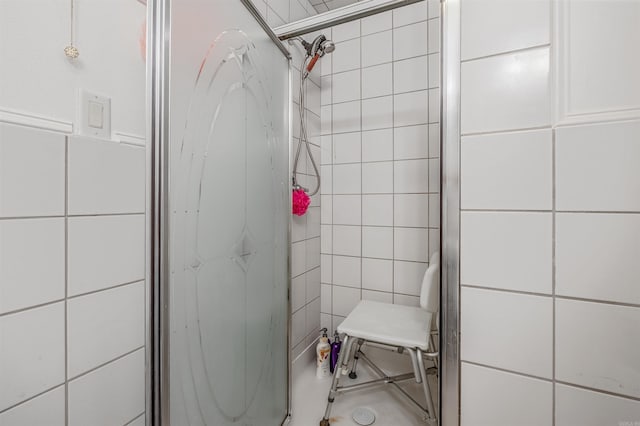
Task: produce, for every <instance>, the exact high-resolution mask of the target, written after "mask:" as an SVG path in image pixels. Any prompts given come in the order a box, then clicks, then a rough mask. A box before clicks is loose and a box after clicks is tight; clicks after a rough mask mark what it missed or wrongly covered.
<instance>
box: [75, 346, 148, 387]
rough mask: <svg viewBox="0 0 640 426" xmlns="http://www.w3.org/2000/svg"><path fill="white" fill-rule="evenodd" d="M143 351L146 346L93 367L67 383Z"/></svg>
mask: <svg viewBox="0 0 640 426" xmlns="http://www.w3.org/2000/svg"><path fill="white" fill-rule="evenodd" d="M141 349H142V350H144V344H143V345H141V346H138V347H136V348H135V349H132V350H130V351H128V352H126V353H124V354H122V355H118V356H117V357H115V358H112V359H110V360H109V361H106V362H103V363H102V364H100V365H97V366H95V367H93V368H91V369H89V370H87V371H84V372H82V373H80V374H78V375H76V376H73V377H71V378H70V379H68V380H67V383H70V382H73V381H74V380H78V379H80V378H82V377H84V376H86V375H88V374H91V373H93V372H94V371H96V370H99V369H101V368H102V367H106V366H107V365H109V364H113V363H114V362H116V361H120V360H121V359H123V358H126V357H127V356H129V355H131V354H133V353H135V352H138V351H139V350H141Z"/></svg>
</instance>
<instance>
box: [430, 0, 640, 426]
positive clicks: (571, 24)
mask: <svg viewBox="0 0 640 426" xmlns="http://www.w3.org/2000/svg"><path fill="white" fill-rule="evenodd" d="M632 3H633V4H632ZM461 10H462V34H461V50H462V62H461V71H462V75H461V91H462V93H461V106H462V110H461V130H462V133H463V138H462V140H461V169H462V170H461V188H462V194H461V204H462V212H461V221H462V224H461V233H462V234H461V281H462V285H463V287H462V307H461V319H462V330H461V335H462V338H461V353H462V357H463V359H464V360H467V361H469V364H468V365H467V364H464V365H463V369H462V424H468V425H474V426H476V425H483V424H487V425H500V424H508V425H513V424H518V425H520V424H535V425H541V426H542V425H546V426H551V425H556V426H574V425H578V424H580V425H587V426H591V425H593V426H595V425H605V424H607V425H609V424H610V425H621V424H633V423H634V422H638V421H640V406H639V405H638V399H639V398H638V396H639V394H638V392H639V391H640V388H639V387H638V383H640V378H639V377H638V374H639V372H640V364H639V363H638V361H637V360H638V359H640V340H638V339H635V338H634V337H635V336H636V335H637V334H638V333H637V330H638V329H640V324H639V321H640V301H639V296H640V294H639V293H638V291H637V287H638V286H637V282H638V277H639V276H640V269H638V267H637V266H636V264H637V263H638V262H637V259H638V256H639V255H640V246H639V245H638V243H637V241H638V240H639V239H640V235H638V232H640V228H639V226H640V225H639V223H640V222H638V217H637V216H638V213H640V208H639V207H640V196H638V194H640V186H639V185H640V183H639V182H640V175H639V174H638V167H637V164H636V163H637V161H636V158H638V157H640V151H639V149H640V148H639V146H640V145H639V143H638V141H640V122H639V121H638V119H637V117H638V111H639V109H638V108H639V107H640V91H638V90H637V89H638V87H640V86H638V84H639V83H638V82H639V80H638V79H637V78H636V76H637V74H638V72H637V70H638V66H640V62H638V57H637V55H633V54H632V53H631V52H632V51H634V50H633V45H634V41H635V40H638V37H637V36H638V35H640V30H639V28H640V27H638V25H637V20H638V17H639V16H640V5H638V4H635V2H623V1H621V2H617V1H615V2H604V1H594V2H582V1H577V0H576V1H574V0H569V1H566V2H550V1H548V0H542V1H536V0H522V1H517V2H515V1H506V0H463V1H462V6H461ZM596 20H597V21H598V22H599V24H598V25H596V26H594V25H593V22H595V21H596ZM552 34H553V38H552V37H551V35H552ZM632 40H634V41H632ZM599 51H602V52H603V53H602V54H594V52H599ZM550 52H553V55H550ZM612 67H613V68H616V69H619V72H615V78H614V79H613V80H615V81H613V80H612V79H611V75H612V74H611V72H612V71H611V70H612ZM551 70H554V71H553V72H554V74H553V79H550V75H551ZM551 80H555V81H553V84H551ZM434 149H435V147H434ZM474 281H477V282H474ZM465 284H468V285H469V286H467V285H465ZM470 286H481V287H490V288H486V289H479V288H473V287H470ZM533 342H535V344H534V343H533ZM488 348H491V350H488ZM531 357H534V358H535V359H533V358H531ZM552 361H553V363H552ZM478 364H482V366H479V365H478ZM552 364H553V368H552ZM480 371H481V372H482V374H483V375H484V376H486V380H484V381H482V380H476V379H477V377H476V376H478V372H480ZM531 376H535V377H537V378H539V379H540V380H537V379H534V378H532V377H531ZM497 377H502V378H503V379H504V380H506V379H507V378H508V379H509V383H506V382H505V383H499V382H498V381H497ZM534 383H535V384H536V385H537V386H538V387H539V389H540V390H542V389H544V392H542V393H536V391H535V390H534V387H533V386H534ZM552 393H553V394H555V400H553V399H552ZM533 408H535V409H534V410H532V409H533Z"/></svg>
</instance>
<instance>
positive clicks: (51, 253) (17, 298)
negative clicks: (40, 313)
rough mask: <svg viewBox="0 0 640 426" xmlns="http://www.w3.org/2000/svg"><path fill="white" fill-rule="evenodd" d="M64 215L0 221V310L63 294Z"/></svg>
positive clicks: (50, 299)
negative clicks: (60, 216)
mask: <svg viewBox="0 0 640 426" xmlns="http://www.w3.org/2000/svg"><path fill="white" fill-rule="evenodd" d="M64 241H65V229H64V219H63V218H56V219H16V220H2V221H0V265H1V267H0V313H4V312H10V311H14V310H18V309H23V308H26V307H29V306H35V305H39V304H42V303H47V302H52V301H54V300H59V299H62V298H63V297H64V286H65V266H64V262H65V259H64V246H65V243H64Z"/></svg>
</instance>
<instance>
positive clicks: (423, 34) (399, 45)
mask: <svg viewBox="0 0 640 426" xmlns="http://www.w3.org/2000/svg"><path fill="white" fill-rule="evenodd" d="M427 28H428V26H427V21H423V22H418V23H416V24H411V25H406V26H404V27H400V28H394V29H393V60H394V61H399V60H401V59H407V58H413V57H415V56H421V55H426V54H427V53H428V46H427V44H428V43H416V40H427V32H428V30H427Z"/></svg>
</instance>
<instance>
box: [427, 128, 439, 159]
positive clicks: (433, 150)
mask: <svg viewBox="0 0 640 426" xmlns="http://www.w3.org/2000/svg"><path fill="white" fill-rule="evenodd" d="M429 157H440V124H439V123H435V124H434V123H432V124H429Z"/></svg>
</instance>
